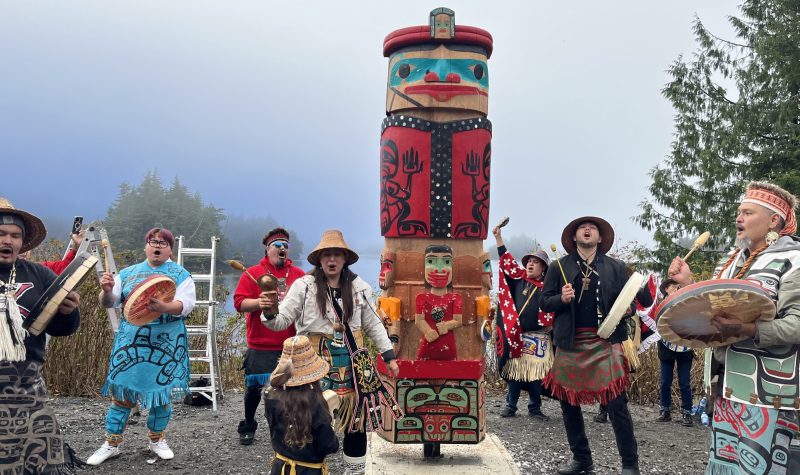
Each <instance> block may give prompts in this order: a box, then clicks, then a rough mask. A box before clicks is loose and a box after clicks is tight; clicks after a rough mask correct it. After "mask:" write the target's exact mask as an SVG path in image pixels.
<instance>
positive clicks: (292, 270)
mask: <svg viewBox="0 0 800 475" xmlns="http://www.w3.org/2000/svg"><path fill="white" fill-rule="evenodd" d="M247 271H248V272H250V274H251V275H252V276H253V277H254V278H255V279H256V280H258V278H259V277H261V276H262V275H265V274H266V273H267V271H269V273H270V274H271V275H273V276H275V277H276V278H277V279H278V301H279V302H280V301H282V300H283V297H284V296H285V295H286V291H288V290H289V287H291V285H292V283H293V282H294V281H295V280H297V279H299V278H300V277H303V276H304V275H305V272H303V269H301V268H299V267H295V266H293V265H292V261H291V259H286V265H285V266H283V268H282V269H278V268H276V267H275V266H273V265H272V264H271V263H270V262H269V259H267V258H266V257H264V258H262V259H261V262H259V263H258V265H257V266H253V267H250V268H249V269H247ZM259 295H261V287H259V286H258V284H256V283H255V282H253V280H252V279H251V278H250V277H249V276H248V275H247V274H245V273H242V276H241V277H240V278H239V285H237V286H236V291H235V292H234V293H233V306H234V307H235V308H236V311H237V312H241V311H242V302H243V301H244V299H257V298H258V296H259ZM245 326H246V328H247V347H248V348H250V349H253V350H273V351H281V350H283V341H284V340H285V339H287V338H289V337H292V336H294V335H295V329H294V326H290V327H289V328H287V329H286V330H281V331H278V332H276V331H272V330H270V329H269V328H267V327H265V326H264V324H263V323H261V310H256V311H254V312H249V313H248V314H247V320H246V322H245Z"/></svg>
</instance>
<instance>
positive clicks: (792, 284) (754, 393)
mask: <svg viewBox="0 0 800 475" xmlns="http://www.w3.org/2000/svg"><path fill="white" fill-rule="evenodd" d="M796 207H797V198H796V197H795V196H793V195H792V194H791V193H789V192H788V191H786V190H784V189H782V188H780V187H778V186H776V185H773V184H771V183H764V182H751V183H750V184H749V185H748V186H747V191H746V192H745V196H744V198H743V199H742V202H741V204H740V205H739V208H738V213H737V215H736V223H735V224H736V243H737V248H736V249H734V250H733V251H732V252H731V254H730V256H729V257H728V258H727V259H726V261H725V262H724V263H723V264H722V265H721V266H720V267H718V268H717V270H716V271H715V278H716V279H746V280H751V281H756V282H758V283H760V284H761V288H763V289H764V290H765V291H766V294H768V295H770V296H771V297H772V299H773V300H774V301H775V303H776V306H777V314H776V315H775V318H774V319H772V320H765V317H763V316H762V317H761V319H760V320H757V321H755V322H749V323H748V322H745V321H743V320H742V319H740V318H739V317H737V315H736V314H731V313H727V314H723V313H715V314H713V316H712V317H711V325H712V326H713V328H714V329H716V331H717V332H718V336H719V337H720V338H718V339H719V340H727V339H728V338H731V337H732V338H733V340H734V341H735V340H739V341H738V342H735V343H733V344H729V345H726V346H721V347H718V348H715V349H714V351H713V359H714V360H716V361H717V363H720V364H722V365H724V366H722V367H721V370H720V371H718V374H720V378H721V381H722V384H721V385H718V388H719V393H720V394H715V395H714V396H715V402H714V417H713V423H712V436H711V448H710V451H709V463H708V467H707V468H706V473H707V474H717V473H726V474H727V473H748V474H772V473H787V471H786V470H787V466H788V459H789V444H790V442H791V440H792V438H793V437H794V435H795V432H796V431H797V429H798V413H797V411H798V409H800V393H799V392H798V391H799V390H800V384H799V383H800V380H799V379H798V367H799V365H798V360H800V272H798V268H800V239H798V238H797V237H796V236H794V234H795V232H796V231H797V218H796V216H795V208H796ZM669 277H670V278H672V279H674V280H675V281H677V282H678V284H680V285H681V286H686V285H689V284H691V283H692V273H691V270H690V269H689V266H688V265H687V264H686V262H684V260H683V259H681V258H680V257H676V258H675V259H674V260H673V261H672V264H671V265H670V268H669ZM697 285H698V286H699V285H701V284H697ZM686 290H687V289H685V288H684V289H681V291H680V292H683V291H686ZM676 296H677V294H676ZM742 306H743V305H742ZM734 313H735V312H734ZM706 364H707V365H710V364H711V361H708V360H707V362H706ZM720 396H721V397H720Z"/></svg>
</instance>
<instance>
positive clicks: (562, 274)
mask: <svg viewBox="0 0 800 475" xmlns="http://www.w3.org/2000/svg"><path fill="white" fill-rule="evenodd" d="M550 250H551V251H553V252H555V253H556V262H557V263H558V268H559V270H561V277H563V278H564V285H567V284H568V283H569V282H567V275H566V274H564V268H563V267H561V256H560V255H559V254H558V249H557V248H556V245H555V244H550Z"/></svg>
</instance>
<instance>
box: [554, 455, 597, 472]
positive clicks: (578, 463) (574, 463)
mask: <svg viewBox="0 0 800 475" xmlns="http://www.w3.org/2000/svg"><path fill="white" fill-rule="evenodd" d="M557 472H558V473H559V475H588V474H592V473H594V464H593V463H592V461H591V460H576V459H572V460H570V461H569V463H566V464H564V465H562V466H560V467H558V470H557Z"/></svg>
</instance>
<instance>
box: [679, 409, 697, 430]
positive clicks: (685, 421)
mask: <svg viewBox="0 0 800 475" xmlns="http://www.w3.org/2000/svg"><path fill="white" fill-rule="evenodd" d="M681 425H682V426H683V427H692V426H693V425H694V421H693V420H692V414H691V413H690V412H689V411H681Z"/></svg>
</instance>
